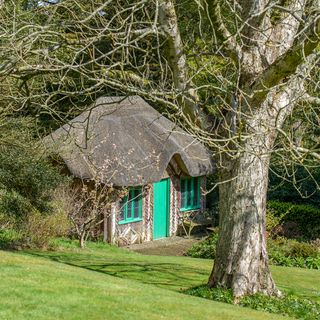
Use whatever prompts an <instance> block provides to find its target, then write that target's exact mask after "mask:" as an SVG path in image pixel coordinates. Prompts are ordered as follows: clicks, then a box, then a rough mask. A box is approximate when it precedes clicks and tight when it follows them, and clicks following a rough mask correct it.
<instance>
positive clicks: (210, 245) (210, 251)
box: [186, 233, 218, 259]
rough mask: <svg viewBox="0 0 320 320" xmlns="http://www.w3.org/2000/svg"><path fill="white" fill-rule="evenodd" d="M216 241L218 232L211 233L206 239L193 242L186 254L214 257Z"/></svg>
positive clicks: (195, 256)
mask: <svg viewBox="0 0 320 320" xmlns="http://www.w3.org/2000/svg"><path fill="white" fill-rule="evenodd" d="M217 242H218V234H217V233H213V234H212V235H210V236H209V237H208V238H207V239H205V240H203V241H201V242H199V243H196V244H194V245H193V246H192V247H191V248H190V249H189V250H188V251H187V252H186V255H188V256H191V257H193V258H202V259H214V258H215V254H216V247H217Z"/></svg>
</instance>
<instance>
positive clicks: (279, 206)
mask: <svg viewBox="0 0 320 320" xmlns="http://www.w3.org/2000/svg"><path fill="white" fill-rule="evenodd" d="M268 208H269V209H271V210H272V211H273V212H274V214H275V215H276V216H283V218H282V221H291V222H295V223H296V224H297V225H298V228H299V231H300V232H301V233H302V236H303V237H304V238H307V239H317V238H319V237H320V209H319V208H317V207H315V206H311V205H306V204H293V203H288V202H279V201H269V202H268Z"/></svg>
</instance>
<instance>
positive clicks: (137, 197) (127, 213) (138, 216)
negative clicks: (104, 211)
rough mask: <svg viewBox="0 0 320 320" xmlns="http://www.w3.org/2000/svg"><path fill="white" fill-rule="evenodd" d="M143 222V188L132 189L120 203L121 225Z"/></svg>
mask: <svg viewBox="0 0 320 320" xmlns="http://www.w3.org/2000/svg"><path fill="white" fill-rule="evenodd" d="M141 220H142V188H141V187H139V188H130V189H129V191H128V194H127V195H126V196H125V197H124V198H123V200H122V201H121V203H120V221H119V222H118V223H119V224H125V223H130V222H137V221H141Z"/></svg>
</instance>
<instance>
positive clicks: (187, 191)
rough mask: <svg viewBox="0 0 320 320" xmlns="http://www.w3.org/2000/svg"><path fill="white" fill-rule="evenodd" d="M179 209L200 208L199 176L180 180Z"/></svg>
mask: <svg viewBox="0 0 320 320" xmlns="http://www.w3.org/2000/svg"><path fill="white" fill-rule="evenodd" d="M180 186H181V189H180V190H181V204H180V210H181V211H187V210H193V209H199V208H200V178H199V177H191V178H184V179H181V180H180Z"/></svg>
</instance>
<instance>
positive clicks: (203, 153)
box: [47, 96, 213, 245]
mask: <svg viewBox="0 0 320 320" xmlns="http://www.w3.org/2000/svg"><path fill="white" fill-rule="evenodd" d="M49 137H50V143H51V144H52V141H53V142H55V146H56V147H57V152H58V153H59V155H60V156H61V157H62V159H63V161H64V162H65V164H66V166H67V167H68V169H69V170H70V172H71V174H72V175H73V176H75V177H78V178H81V179H83V180H93V179H99V181H102V182H103V183H104V184H107V185H112V186H114V187H127V188H128V193H127V196H126V197H125V198H124V199H123V198H122V199H120V198H119V199H115V200H114V202H113V203H112V206H111V214H109V215H108V216H107V215H106V218H105V223H104V238H105V240H106V241H109V242H112V243H117V244H119V245H125V244H131V243H137V242H143V241H150V240H156V239H160V238H164V237H169V236H172V235H175V234H176V232H177V229H178V225H179V222H180V221H181V216H182V215H183V213H184V212H187V211H194V212H203V211H204V209H205V197H204V195H203V192H201V190H204V189H205V186H206V175H208V174H210V173H212V171H213V165H212V162H211V157H210V155H209V153H208V151H207V150H206V148H205V147H204V146H203V145H202V144H201V143H200V142H199V141H197V140H196V139H195V138H193V137H192V136H191V135H190V134H188V133H187V132H185V131H183V130H182V129H181V128H179V127H178V126H177V125H176V124H175V123H173V122H172V121H170V120H168V119H167V118H165V117H164V116H162V115H161V114H160V113H159V112H157V111H156V110H155V109H154V108H152V107H151V106H150V105H149V104H148V103H147V102H145V101H144V100H143V99H142V98H141V97H139V96H131V97H102V98H99V99H97V101H96V102H95V104H94V105H93V106H92V107H91V108H90V110H89V111H86V112H84V113H82V114H81V115H79V116H78V117H76V118H75V119H73V120H72V121H70V122H69V123H68V124H66V125H64V126H63V127H61V128H59V129H58V130H56V131H55V132H53V133H52V134H51V135H50V136H49ZM47 139H48V138H47Z"/></svg>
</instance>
